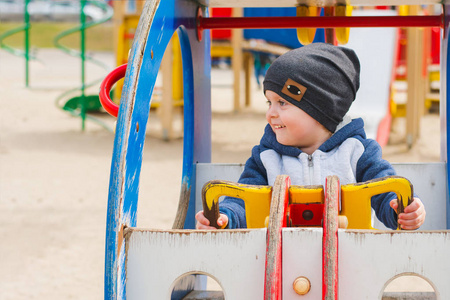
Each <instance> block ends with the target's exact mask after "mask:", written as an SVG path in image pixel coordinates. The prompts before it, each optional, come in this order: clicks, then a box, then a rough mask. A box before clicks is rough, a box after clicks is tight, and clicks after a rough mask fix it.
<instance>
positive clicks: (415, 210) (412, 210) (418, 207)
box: [389, 198, 427, 230]
mask: <svg viewBox="0 0 450 300" xmlns="http://www.w3.org/2000/svg"><path fill="white" fill-rule="evenodd" d="M389 204H390V205H391V207H392V208H393V209H394V210H395V212H397V207H398V204H397V199H394V200H392V201H391V202H390V203H389ZM426 214H427V212H426V211H425V207H424V206H423V203H422V201H420V199H419V198H414V200H413V202H412V203H411V204H410V205H408V206H407V207H405V210H404V212H403V213H401V214H399V215H398V223H399V224H400V226H401V228H402V229H406V230H413V229H417V228H419V227H420V226H422V224H423V222H425V215H426Z"/></svg>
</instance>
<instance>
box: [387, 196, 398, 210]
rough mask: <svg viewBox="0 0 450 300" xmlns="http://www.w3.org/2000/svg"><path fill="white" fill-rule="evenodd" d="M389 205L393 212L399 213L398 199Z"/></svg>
mask: <svg viewBox="0 0 450 300" xmlns="http://www.w3.org/2000/svg"><path fill="white" fill-rule="evenodd" d="M389 205H390V206H391V208H392V209H393V210H395V212H397V207H398V204H397V199H394V200H391V202H389Z"/></svg>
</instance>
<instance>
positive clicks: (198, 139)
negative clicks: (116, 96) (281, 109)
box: [104, 0, 211, 299]
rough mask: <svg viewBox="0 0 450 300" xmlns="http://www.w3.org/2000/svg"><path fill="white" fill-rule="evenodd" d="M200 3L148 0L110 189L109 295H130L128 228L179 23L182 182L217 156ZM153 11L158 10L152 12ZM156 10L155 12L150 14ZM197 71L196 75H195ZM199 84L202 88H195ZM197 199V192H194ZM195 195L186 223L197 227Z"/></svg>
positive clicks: (127, 86) (189, 180)
mask: <svg viewBox="0 0 450 300" xmlns="http://www.w3.org/2000/svg"><path fill="white" fill-rule="evenodd" d="M197 8H198V7H197V4H196V3H195V2H193V1H187V0H155V1H151V2H148V3H147V4H146V7H145V8H144V11H145V13H143V14H142V15H141V20H140V24H139V26H138V30H137V32H136V38H135V40H134V42H133V47H132V50H131V53H130V59H129V63H128V69H127V73H126V77H125V82H124V89H123V92H122V98H121V105H120V110H119V115H118V122H117V128H116V136H115V141H114V150H113V157H112V163H111V177H110V187H109V195H108V212H107V214H108V216H107V228H106V246H105V287H104V288H105V293H104V297H105V299H118V298H122V297H123V298H125V297H126V284H125V273H124V269H123V268H122V266H123V263H124V261H123V259H124V257H123V247H122V249H121V245H122V238H123V229H124V228H125V227H134V226H136V213H137V204H138V194H139V181H140V171H141V165H142V151H143V147H144V141H145V132H146V126H147V121H148V114H149V110H150V101H151V95H152V92H153V88H154V85H155V81H156V76H157V74H158V70H159V67H160V64H161V60H162V57H163V54H164V52H165V49H166V47H167V44H168V43H169V41H170V39H171V37H172V35H173V34H174V32H175V31H176V30H177V29H178V33H179V36H180V44H181V48H182V58H183V77H184V95H185V96H184V97H185V99H184V102H185V104H184V114H185V127H184V152H183V171H182V172H183V174H182V186H186V187H187V188H188V190H191V195H195V190H193V189H191V187H192V186H195V184H193V182H192V181H193V172H194V171H193V163H194V162H210V159H211V152H210V151H211V132H210V131H211V129H210V124H211V121H210V118H211V104H210V70H211V65H210V54H209V53H210V41H209V35H206V36H205V38H204V39H203V41H201V42H199V41H198V40H197V38H196V13H197ZM152 13H154V14H153V15H152ZM148 16H150V17H148ZM194 74H195V76H194ZM195 87H198V88H195ZM190 198H191V199H194V197H193V196H191V197H190ZM193 202H194V201H190V205H189V211H188V217H187V218H186V223H185V224H186V225H185V227H186V228H194V226H195V220H194V213H195V212H194V203H193Z"/></svg>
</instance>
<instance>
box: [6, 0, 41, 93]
mask: <svg viewBox="0 0 450 300" xmlns="http://www.w3.org/2000/svg"><path fill="white" fill-rule="evenodd" d="M29 3H30V0H25V2H24V6H23V7H24V10H23V25H21V26H19V27H17V28H14V29H11V30H8V31H6V32H4V33H3V34H2V35H0V48H1V49H3V50H6V51H8V52H9V53H11V54H13V55H16V56H22V57H24V58H25V86H26V87H28V86H29V84H30V76H29V66H30V64H29V61H30V59H36V57H35V56H34V55H32V54H30V27H31V25H30V14H29V13H28V4H29ZM22 31H23V32H24V50H23V51H22V50H19V49H14V48H12V47H10V46H8V45H7V44H5V42H4V40H5V39H6V38H7V37H9V36H11V35H14V34H16V33H19V32H22Z"/></svg>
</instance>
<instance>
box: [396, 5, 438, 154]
mask: <svg viewBox="0 0 450 300" xmlns="http://www.w3.org/2000/svg"><path fill="white" fill-rule="evenodd" d="M398 11H399V14H400V15H403V16H408V15H415V14H419V13H422V14H430V13H431V14H432V13H433V12H434V7H432V6H431V7H425V8H420V9H419V8H418V7H408V6H400V7H399V9H398ZM439 35H440V30H439V29H438V28H436V27H431V28H421V29H418V28H399V29H398V31H397V36H398V37H397V45H396V54H395V62H394V67H395V68H394V69H393V77H392V83H391V94H392V95H391V97H390V98H391V100H390V112H391V115H392V117H393V118H396V117H405V118H406V140H407V143H408V146H410V147H411V146H412V144H414V142H415V140H416V138H417V137H418V135H419V128H420V126H419V125H420V119H421V117H422V116H423V115H424V113H425V111H426V110H430V109H432V107H433V108H434V110H436V106H437V105H438V103H439V88H440V84H439V77H440V72H439V56H440V48H441V47H440V36H439ZM408 87H410V88H408Z"/></svg>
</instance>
